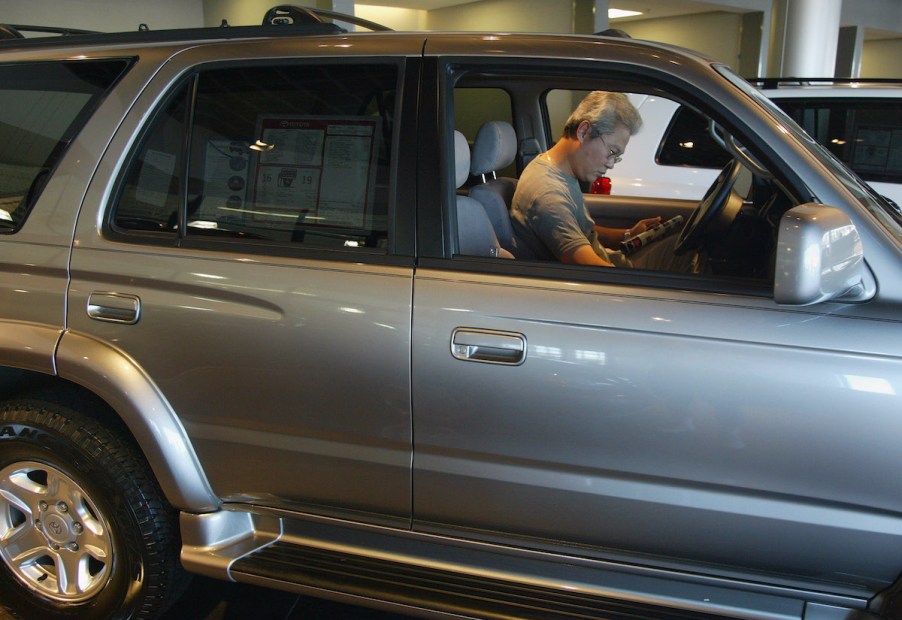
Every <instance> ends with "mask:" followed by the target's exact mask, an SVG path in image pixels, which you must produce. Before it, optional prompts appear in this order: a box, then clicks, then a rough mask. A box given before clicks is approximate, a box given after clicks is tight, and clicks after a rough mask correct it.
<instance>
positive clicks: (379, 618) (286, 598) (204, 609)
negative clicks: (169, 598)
mask: <svg viewBox="0 0 902 620" xmlns="http://www.w3.org/2000/svg"><path fill="white" fill-rule="evenodd" d="M248 618H254V620H409V617H408V616H401V615H398V614H391V613H386V612H382V611H374V610H370V609H363V608H360V607H353V606H350V605H342V604H339V603H332V602H329V601H324V600H320V599H315V598H309V597H306V596H298V595H297V594H291V593H289V592H280V591H278V590H269V589H266V588H258V587H254V586H248V585H245V584H240V583H227V582H223V581H217V580H215V579H208V578H206V577H195V578H194V580H193V581H192V583H191V587H190V588H189V589H188V591H187V592H185V594H184V595H183V596H182V597H181V598H180V599H179V601H178V602H177V603H175V604H174V605H173V606H172V608H171V609H170V610H169V611H168V612H167V613H166V614H165V615H164V616H163V617H162V620H239V619H240V620H247V619H248Z"/></svg>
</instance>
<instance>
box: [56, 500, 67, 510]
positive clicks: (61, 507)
mask: <svg viewBox="0 0 902 620" xmlns="http://www.w3.org/2000/svg"><path fill="white" fill-rule="evenodd" d="M56 509H57V510H59V511H60V512H69V507H68V506H67V505H66V502H57V504H56Z"/></svg>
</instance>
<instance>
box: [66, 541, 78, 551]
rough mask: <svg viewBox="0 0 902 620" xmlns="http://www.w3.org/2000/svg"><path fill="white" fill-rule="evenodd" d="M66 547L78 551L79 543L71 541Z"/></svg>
mask: <svg viewBox="0 0 902 620" xmlns="http://www.w3.org/2000/svg"><path fill="white" fill-rule="evenodd" d="M66 549H68V550H69V551H78V544H77V543H69V544H68V545H66Z"/></svg>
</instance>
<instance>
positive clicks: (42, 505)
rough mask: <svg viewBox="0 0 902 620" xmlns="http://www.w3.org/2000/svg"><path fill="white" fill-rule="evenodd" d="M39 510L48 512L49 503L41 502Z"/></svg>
mask: <svg viewBox="0 0 902 620" xmlns="http://www.w3.org/2000/svg"><path fill="white" fill-rule="evenodd" d="M38 508H40V509H41V510H47V508H48V506H47V502H45V501H44V500H41V501H40V502H38Z"/></svg>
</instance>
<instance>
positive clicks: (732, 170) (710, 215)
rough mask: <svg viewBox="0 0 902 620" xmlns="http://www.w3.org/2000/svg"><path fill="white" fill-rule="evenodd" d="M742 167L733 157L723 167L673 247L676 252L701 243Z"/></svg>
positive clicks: (682, 251) (690, 248)
mask: <svg viewBox="0 0 902 620" xmlns="http://www.w3.org/2000/svg"><path fill="white" fill-rule="evenodd" d="M740 169H741V165H740V163H739V161H738V160H736V159H731V160H730V161H728V162H727V164H726V165H725V166H724V167H723V169H722V170H721V171H720V174H718V175H717V178H716V179H714V183H712V184H711V187H710V188H708V191H707V192H705V197H704V198H702V200H701V202H699V203H698V206H697V207H696V208H695V211H693V213H692V216H690V218H689V221H688V222H686V225H685V226H684V227H683V230H682V231H681V232H680V238H679V239H677V242H676V246H675V247H674V249H673V253H674V254H677V255H681V254H685V253H686V252H688V251H689V250H694V249H695V248H697V247H699V246H700V245H701V242H702V239H703V238H704V236H705V231H707V229H708V227H709V226H710V225H711V222H713V221H714V220H715V219H716V218H717V216H718V215H719V214H720V212H721V211H723V208H724V206H726V204H727V201H728V199H729V198H730V192H732V191H733V186H734V185H735V184H736V178H737V177H738V176H739V170H740Z"/></svg>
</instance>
